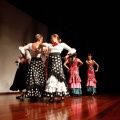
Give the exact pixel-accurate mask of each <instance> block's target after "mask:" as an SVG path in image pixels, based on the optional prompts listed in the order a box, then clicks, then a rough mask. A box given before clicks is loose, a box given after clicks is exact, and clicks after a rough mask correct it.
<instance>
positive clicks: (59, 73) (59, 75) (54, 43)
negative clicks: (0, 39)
mask: <svg viewBox="0 0 120 120" xmlns="http://www.w3.org/2000/svg"><path fill="white" fill-rule="evenodd" d="M46 45H47V46H48V52H49V58H48V59H49V60H48V80H47V81H46V86H45V93H44V96H46V97H49V98H50V99H49V102H53V101H54V97H55V96H60V97H61V100H64V96H66V95H67V94H68V90H67V85H66V78H65V75H64V71H63V64H62V59H61V55H60V54H61V52H62V51H63V50H64V49H66V50H67V51H68V54H67V55H66V56H65V58H66V59H67V58H68V57H69V56H70V55H72V54H74V53H75V52H76V50H75V49H74V48H71V47H69V46H68V45H67V44H65V43H61V39H60V38H59V35H58V34H53V35H51V44H50V43H49V44H48V43H47V44H46Z"/></svg>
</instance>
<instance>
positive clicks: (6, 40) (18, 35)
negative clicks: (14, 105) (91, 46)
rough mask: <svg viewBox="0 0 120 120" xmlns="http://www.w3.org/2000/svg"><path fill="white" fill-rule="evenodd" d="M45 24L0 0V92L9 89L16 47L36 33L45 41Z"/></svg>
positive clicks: (12, 78) (13, 70)
mask: <svg viewBox="0 0 120 120" xmlns="http://www.w3.org/2000/svg"><path fill="white" fill-rule="evenodd" d="M47 31H48V28H47V26H46V25H44V24H42V23H40V22H39V21H38V20H36V19H34V18H32V17H31V16H29V15H27V14H25V13H24V12H22V11H20V10H19V9H17V8H16V7H14V6H12V5H11V4H10V3H8V2H6V1H4V0H1V1H0V93H4V92H12V91H10V90H9V88H10V86H11V85H12V83H13V80H14V76H15V72H16V69H17V66H16V64H15V63H14V61H15V60H17V59H18V55H19V50H18V47H19V46H20V45H21V44H22V43H23V42H26V43H29V42H31V41H32V40H33V38H34V35H35V34H36V33H41V34H42V35H43V36H44V41H47Z"/></svg>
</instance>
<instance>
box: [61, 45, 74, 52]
mask: <svg viewBox="0 0 120 120" xmlns="http://www.w3.org/2000/svg"><path fill="white" fill-rule="evenodd" d="M62 44H63V47H64V49H65V50H67V51H68V53H67V54H74V53H76V49H75V48H71V47H70V46H68V45H67V44H65V43H62Z"/></svg>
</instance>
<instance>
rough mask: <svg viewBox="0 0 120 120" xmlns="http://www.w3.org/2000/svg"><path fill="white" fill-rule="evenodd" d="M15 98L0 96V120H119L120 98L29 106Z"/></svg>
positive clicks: (111, 96) (109, 96)
mask: <svg viewBox="0 0 120 120" xmlns="http://www.w3.org/2000/svg"><path fill="white" fill-rule="evenodd" d="M16 96H17V94H6V95H0V120H120V95H117V94H96V95H94V96H90V95H82V96H79V97H71V96H70V97H66V98H65V100H64V101H63V102H59V103H46V102H43V101H42V100H38V101H37V102H34V103H31V102H29V99H28V98H25V99H24V101H19V100H17V99H16Z"/></svg>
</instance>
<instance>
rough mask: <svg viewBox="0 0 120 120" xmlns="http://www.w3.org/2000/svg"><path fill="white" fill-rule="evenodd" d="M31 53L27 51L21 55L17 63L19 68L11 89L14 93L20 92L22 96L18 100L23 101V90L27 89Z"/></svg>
mask: <svg viewBox="0 0 120 120" xmlns="http://www.w3.org/2000/svg"><path fill="white" fill-rule="evenodd" d="M25 45H26V43H24V44H23V45H22V46H25ZM30 59H31V56H30V53H29V51H28V50H26V51H25V54H24V55H23V54H22V53H20V56H19V59H18V60H16V61H15V63H16V64H17V66H18V68H17V70H16V74H15V77H14V81H13V84H12V86H11V87H10V90H12V91H18V90H19V92H20V95H19V96H17V97H16V99H20V100H23V97H24V92H23V90H25V89H26V77H27V72H28V67H29V63H30Z"/></svg>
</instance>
